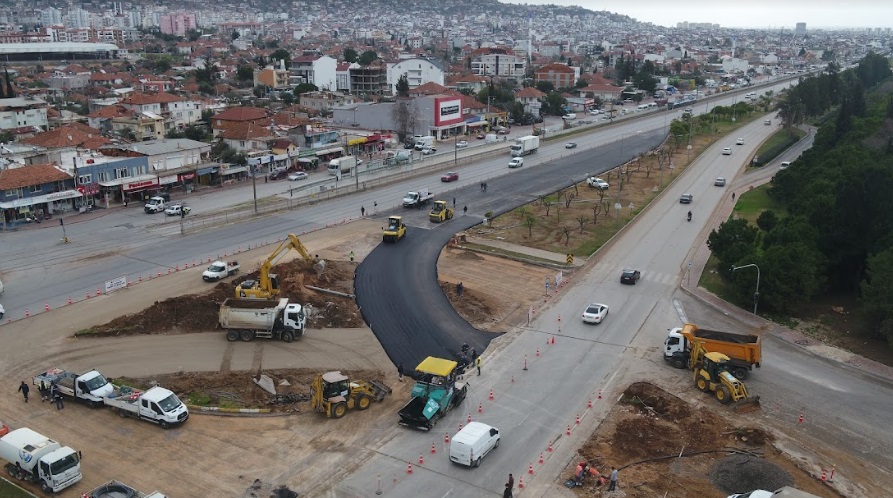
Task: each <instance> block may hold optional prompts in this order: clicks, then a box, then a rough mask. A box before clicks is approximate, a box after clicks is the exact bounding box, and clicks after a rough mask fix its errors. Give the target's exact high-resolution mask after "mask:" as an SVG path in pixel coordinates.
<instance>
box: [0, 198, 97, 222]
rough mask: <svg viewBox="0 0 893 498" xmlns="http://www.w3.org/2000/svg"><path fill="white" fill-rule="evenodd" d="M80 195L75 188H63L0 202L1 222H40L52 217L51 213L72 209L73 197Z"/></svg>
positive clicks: (60, 212)
mask: <svg viewBox="0 0 893 498" xmlns="http://www.w3.org/2000/svg"><path fill="white" fill-rule="evenodd" d="M82 196H83V195H82V194H81V193H80V192H79V191H77V190H63V191H61V192H53V193H50V194H45V195H36V196H34V197H24V198H21V199H15V200H12V201H7V202H0V209H2V210H3V223H4V224H9V223H15V222H18V221H25V222H31V221H35V222H37V223H40V222H41V221H43V220H45V219H50V218H52V217H53V214H62V213H63V212H65V211H69V210H72V209H74V204H73V199H77V198H80V197H82Z"/></svg>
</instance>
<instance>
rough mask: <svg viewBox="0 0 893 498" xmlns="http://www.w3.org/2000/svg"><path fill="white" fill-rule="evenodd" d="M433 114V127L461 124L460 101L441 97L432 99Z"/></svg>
mask: <svg viewBox="0 0 893 498" xmlns="http://www.w3.org/2000/svg"><path fill="white" fill-rule="evenodd" d="M434 102H435V105H434V107H435V109H436V111H435V113H434V126H444V125H451V124H456V123H461V122H462V121H463V118H462V99H459V98H456V97H441V98H436V99H434Z"/></svg>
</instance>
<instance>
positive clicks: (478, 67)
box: [471, 54, 527, 79]
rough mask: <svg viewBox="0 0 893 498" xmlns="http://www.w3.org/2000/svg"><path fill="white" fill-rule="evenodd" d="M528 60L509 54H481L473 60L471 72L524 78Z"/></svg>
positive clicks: (478, 74)
mask: <svg viewBox="0 0 893 498" xmlns="http://www.w3.org/2000/svg"><path fill="white" fill-rule="evenodd" d="M526 71H527V60H526V59H524V58H523V57H518V56H516V55H509V54H481V55H478V56H475V57H474V58H473V59H472V60H471V72H472V74H475V75H477V76H499V77H503V78H515V79H520V78H524V75H525V73H526Z"/></svg>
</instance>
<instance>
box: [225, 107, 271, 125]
mask: <svg viewBox="0 0 893 498" xmlns="http://www.w3.org/2000/svg"><path fill="white" fill-rule="evenodd" d="M265 117H267V111H266V110H264V109H261V108H259V107H242V106H239V107H230V108H229V109H226V110H225V111H220V112H218V113H217V114H215V115H214V117H213V118H212V119H214V120H218V119H219V120H223V121H254V120H257V119H263V118H265Z"/></svg>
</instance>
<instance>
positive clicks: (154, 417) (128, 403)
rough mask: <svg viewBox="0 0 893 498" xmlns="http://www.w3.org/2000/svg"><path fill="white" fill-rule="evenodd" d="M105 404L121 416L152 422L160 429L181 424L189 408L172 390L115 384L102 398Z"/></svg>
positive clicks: (187, 416)
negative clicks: (146, 388)
mask: <svg viewBox="0 0 893 498" xmlns="http://www.w3.org/2000/svg"><path fill="white" fill-rule="evenodd" d="M102 401H103V402H104V403H105V404H106V405H107V406H111V407H113V408H117V409H118V415H120V416H122V417H127V416H131V417H136V418H138V419H141V420H146V421H148V422H154V423H156V424H158V425H159V426H161V428H162V429H168V428H170V427H172V426H174V425H178V424H182V423H183V422H186V420H187V419H188V418H189V409H188V408H186V405H184V404H183V402H182V401H180V398H178V397H177V395H176V394H174V393H173V392H171V391H169V390H167V389H165V388H163V387H153V388H150V389H149V390H148V391H145V392H143V391H141V390H139V389H134V388H132V387H129V386H115V390H114V391H113V392H112V394H110V395H109V396H108V397H107V398H103V400H102Z"/></svg>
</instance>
